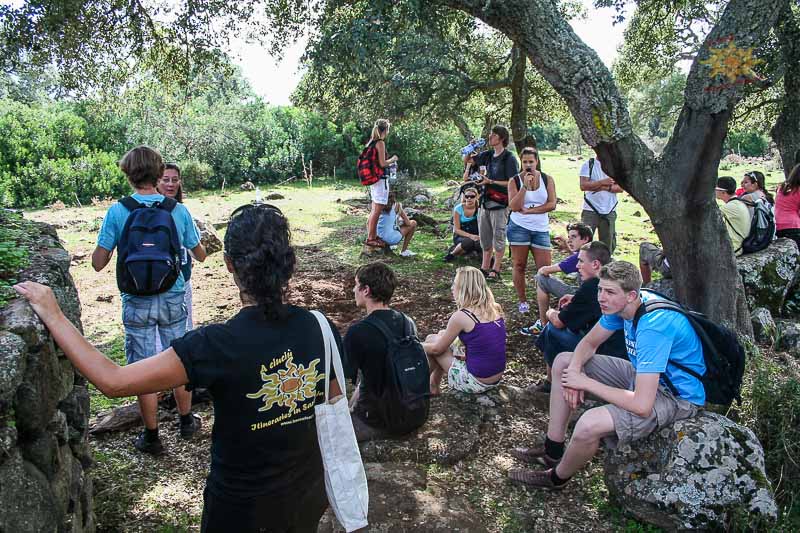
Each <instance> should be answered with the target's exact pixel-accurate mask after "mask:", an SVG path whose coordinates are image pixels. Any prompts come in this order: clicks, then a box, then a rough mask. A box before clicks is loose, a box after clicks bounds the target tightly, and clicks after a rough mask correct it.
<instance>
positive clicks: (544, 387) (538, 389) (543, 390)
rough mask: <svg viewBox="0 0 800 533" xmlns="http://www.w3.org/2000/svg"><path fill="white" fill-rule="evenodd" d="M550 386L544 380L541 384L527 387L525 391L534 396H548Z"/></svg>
mask: <svg viewBox="0 0 800 533" xmlns="http://www.w3.org/2000/svg"><path fill="white" fill-rule="evenodd" d="M551 385H552V384H551V383H550V382H549V381H547V380H544V381H542V382H541V383H537V384H536V385H531V386H529V387H527V388H526V389H525V390H526V391H527V392H531V393H534V394H550V387H551Z"/></svg>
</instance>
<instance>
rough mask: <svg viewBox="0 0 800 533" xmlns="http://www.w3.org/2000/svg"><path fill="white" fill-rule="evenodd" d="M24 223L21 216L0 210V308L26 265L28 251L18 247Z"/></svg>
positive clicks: (7, 298) (11, 292) (22, 235)
mask: <svg viewBox="0 0 800 533" xmlns="http://www.w3.org/2000/svg"><path fill="white" fill-rule="evenodd" d="M25 224H26V222H25V221H24V220H23V218H22V216H21V215H18V214H16V213H12V212H10V211H5V210H0V306H3V305H5V304H6V302H7V301H8V300H9V299H10V298H11V297H12V296H13V294H14V290H13V289H12V288H11V285H13V284H14V283H16V277H17V274H18V273H19V271H20V270H22V269H23V268H25V266H26V265H27V263H28V250H27V248H26V247H25V246H20V244H22V241H23V239H24V234H25V231H24V225H25Z"/></svg>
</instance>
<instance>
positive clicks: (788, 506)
mask: <svg viewBox="0 0 800 533" xmlns="http://www.w3.org/2000/svg"><path fill="white" fill-rule="evenodd" d="M792 374H793V373H792V372H791V371H790V370H789V369H787V368H786V367H785V366H784V365H783V364H781V365H779V364H776V363H775V362H773V361H771V360H769V359H767V358H766V357H764V356H763V355H761V354H758V353H757V354H756V355H754V356H753V357H752V358H750V369H749V371H748V374H747V376H746V381H745V386H744V390H743V394H742V397H743V402H742V412H741V417H742V421H743V422H744V424H745V425H747V427H749V428H750V429H752V430H753V431H754V432H755V434H756V436H758V439H759V440H760V441H761V444H762V446H763V447H764V459H765V462H766V470H767V476H768V477H769V479H770V480H771V481H772V485H773V488H774V490H775V499H776V501H777V502H778V505H779V506H780V509H781V517H780V526H779V529H784V530H786V531H798V530H800V378H799V377H798V376H797V375H792Z"/></svg>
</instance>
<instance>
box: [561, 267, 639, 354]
mask: <svg viewBox="0 0 800 533" xmlns="http://www.w3.org/2000/svg"><path fill="white" fill-rule="evenodd" d="M599 285H600V278H591V279H587V280H586V281H584V282H583V283H581V286H580V287H578V290H577V291H575V295H574V296H573V297H572V301H571V302H570V303H569V305H568V306H566V307H565V308H564V309H562V310H561V311H559V313H558V319H559V320H561V322H563V323H564V325H565V326H566V327H567V328H569V329H570V330H571V331H573V332H575V333H578V334H580V335H584V334H586V333H588V332H589V330H590V329H592V328H593V327H594V325H595V324H596V323H597V321H598V320H600V317H601V316H602V312H601V311H600V304H599V303H598V301H597V287H598V286H599ZM597 353H601V354H604V355H612V356H616V357H623V358H627V355H626V353H627V352H626V350H625V335H624V333H623V332H622V330H618V331H615V332H614V334H613V335H611V337H610V338H609V339H608V340H607V341H606V342H604V343H603V344H602V345H601V346H600V348H598V350H597Z"/></svg>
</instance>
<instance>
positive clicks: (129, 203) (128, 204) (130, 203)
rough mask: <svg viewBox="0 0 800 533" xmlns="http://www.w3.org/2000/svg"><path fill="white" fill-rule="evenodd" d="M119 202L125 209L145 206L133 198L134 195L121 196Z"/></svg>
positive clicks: (129, 209)
mask: <svg viewBox="0 0 800 533" xmlns="http://www.w3.org/2000/svg"><path fill="white" fill-rule="evenodd" d="M119 203H121V204H122V205H123V206H125V209H127V210H128V211H133V210H134V209H139V208H140V207H144V205H143V204H140V203H139V202H137V201H136V200H134V199H133V197H132V196H126V197H124V198H120V200H119Z"/></svg>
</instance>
